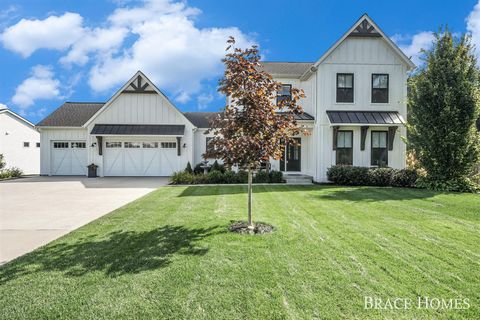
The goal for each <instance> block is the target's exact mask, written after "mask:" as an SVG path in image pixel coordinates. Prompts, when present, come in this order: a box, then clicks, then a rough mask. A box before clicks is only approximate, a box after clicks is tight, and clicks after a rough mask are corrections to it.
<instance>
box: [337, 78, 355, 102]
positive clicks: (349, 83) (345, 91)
mask: <svg viewBox="0 0 480 320" xmlns="http://www.w3.org/2000/svg"><path fill="white" fill-rule="evenodd" d="M337 102H343V103H352V102H353V73H337Z"/></svg>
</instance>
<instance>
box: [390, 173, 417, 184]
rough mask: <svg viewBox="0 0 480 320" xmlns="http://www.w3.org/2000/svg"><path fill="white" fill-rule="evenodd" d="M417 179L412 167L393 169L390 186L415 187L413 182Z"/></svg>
mask: <svg viewBox="0 0 480 320" xmlns="http://www.w3.org/2000/svg"><path fill="white" fill-rule="evenodd" d="M417 179H418V173H417V170H414V169H401V170H395V171H394V172H393V175H392V186H394V187H407V188H413V187H415V183H416V182H417Z"/></svg>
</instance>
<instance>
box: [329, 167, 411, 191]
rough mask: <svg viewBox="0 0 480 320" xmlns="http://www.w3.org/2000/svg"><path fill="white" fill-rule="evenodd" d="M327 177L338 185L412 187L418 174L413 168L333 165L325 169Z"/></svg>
mask: <svg viewBox="0 0 480 320" xmlns="http://www.w3.org/2000/svg"><path fill="white" fill-rule="evenodd" d="M327 177H328V180H330V181H332V182H334V183H336V184H340V185H349V186H379V187H386V186H394V187H409V188H412V187H415V186H416V182H417V180H418V177H419V176H418V172H417V170H414V169H401V170H399V169H392V168H367V167H351V166H333V167H330V168H329V169H328V170H327Z"/></svg>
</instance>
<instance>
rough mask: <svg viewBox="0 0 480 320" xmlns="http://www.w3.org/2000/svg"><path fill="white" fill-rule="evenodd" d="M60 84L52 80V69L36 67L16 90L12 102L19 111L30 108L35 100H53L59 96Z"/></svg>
mask: <svg viewBox="0 0 480 320" xmlns="http://www.w3.org/2000/svg"><path fill="white" fill-rule="evenodd" d="M59 88H60V82H59V81H58V80H56V79H55V78H54V74H53V71H52V67H50V66H43V65H37V66H35V67H33V68H32V72H31V75H30V77H29V78H27V79H25V80H24V81H23V82H22V83H21V84H20V85H19V86H18V87H17V89H16V92H15V95H14V96H13V97H12V102H13V103H14V104H16V105H18V106H19V107H20V108H21V109H23V110H24V109H27V108H28V107H30V106H32V105H33V104H34V103H35V100H37V99H55V98H61V96H60V89H59Z"/></svg>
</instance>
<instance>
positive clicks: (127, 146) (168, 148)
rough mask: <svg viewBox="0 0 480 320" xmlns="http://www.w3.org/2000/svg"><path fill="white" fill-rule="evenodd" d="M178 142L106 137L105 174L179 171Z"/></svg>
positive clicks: (162, 174)
mask: <svg viewBox="0 0 480 320" xmlns="http://www.w3.org/2000/svg"><path fill="white" fill-rule="evenodd" d="M178 163H179V161H178V156H177V143H176V142H171V141H163V142H162V141H120V140H107V141H106V142H105V149H104V153H103V164H104V169H105V170H104V175H105V176H170V175H172V174H173V172H175V171H178V170H179V169H178V165H179V164H178Z"/></svg>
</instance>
